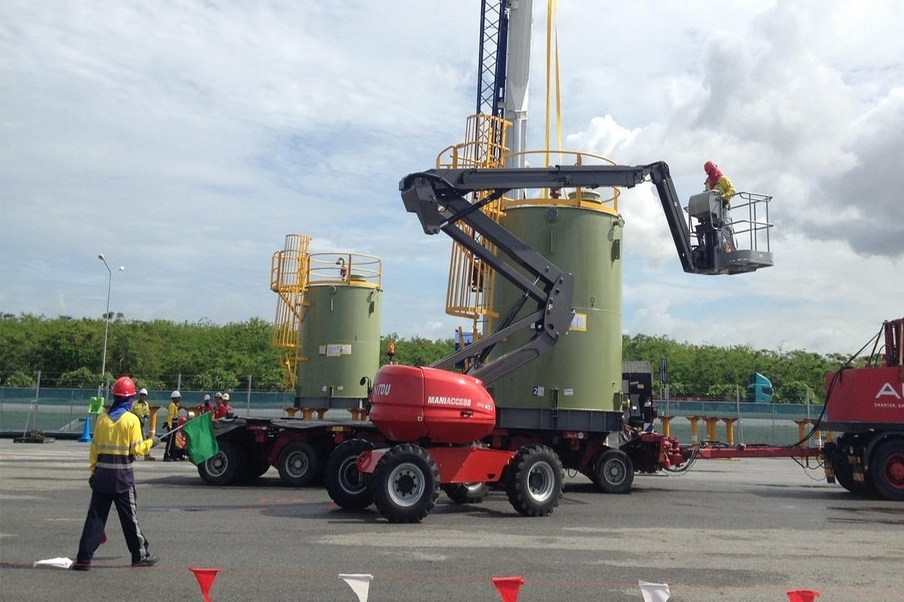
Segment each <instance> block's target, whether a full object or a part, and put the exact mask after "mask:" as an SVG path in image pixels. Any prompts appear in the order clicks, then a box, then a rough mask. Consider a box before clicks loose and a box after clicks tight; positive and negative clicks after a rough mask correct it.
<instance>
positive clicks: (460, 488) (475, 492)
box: [442, 483, 490, 504]
mask: <svg viewBox="0 0 904 602" xmlns="http://www.w3.org/2000/svg"><path fill="white" fill-rule="evenodd" d="M442 489H443V491H444V492H445V493H446V496H448V498H449V499H450V500H452V501H453V502H455V503H456V504H479V503H480V502H482V501H483V500H484V499H486V497H487V495H488V494H489V493H490V486H489V485H487V484H486V483H449V484H446V485H443V486H442Z"/></svg>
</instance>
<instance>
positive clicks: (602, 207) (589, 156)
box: [501, 150, 621, 215]
mask: <svg viewBox="0 0 904 602" xmlns="http://www.w3.org/2000/svg"><path fill="white" fill-rule="evenodd" d="M550 154H553V155H556V156H557V157H558V159H559V160H558V162H557V164H558V165H600V164H603V163H608V164H609V165H616V162H615V161H613V160H612V159H609V158H608V157H604V156H602V155H596V154H593V153H585V152H581V151H567V150H557V151H554V152H552V151H546V150H531V151H523V152H520V153H511V154H509V155H506V156H505V160H506V161H509V159H510V158H522V157H523V160H524V164H526V165H529V164H530V157H531V156H542V157H543V158H544V160H545V159H546V158H547V157H548V156H549V155H550ZM611 190H612V194H611V196H608V197H606V198H602V195H601V194H600V192H599V189H590V188H567V189H559V190H550V189H549V188H544V189H540V190H539V191H537V192H535V196H533V197H525V198H516V199H512V198H508V197H503V199H502V204H501V208H502V213H503V214H504V213H505V211H506V210H507V209H509V208H511V207H525V206H555V207H575V208H579V209H589V210H591V211H601V212H603V213H609V214H612V215H618V197H619V195H620V194H621V191H619V189H618V188H614V187H613V188H612V189H611Z"/></svg>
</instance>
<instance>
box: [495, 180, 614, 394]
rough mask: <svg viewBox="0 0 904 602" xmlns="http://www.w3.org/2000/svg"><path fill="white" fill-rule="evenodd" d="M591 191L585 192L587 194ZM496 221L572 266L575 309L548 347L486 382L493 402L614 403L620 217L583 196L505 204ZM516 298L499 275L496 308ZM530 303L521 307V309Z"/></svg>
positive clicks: (517, 339)
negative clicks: (567, 201)
mask: <svg viewBox="0 0 904 602" xmlns="http://www.w3.org/2000/svg"><path fill="white" fill-rule="evenodd" d="M590 192H591V191H585V192H584V195H585V196H590V195H589V194H588V193H590ZM593 195H594V197H593V198H598V197H597V196H596V195H595V193H593ZM587 207H590V208H587ZM501 223H502V225H504V226H505V227H506V228H507V229H508V230H510V231H511V232H512V233H513V234H514V235H515V236H517V237H519V238H520V239H522V240H523V241H524V242H525V243H527V245H528V246H530V247H532V248H534V249H536V250H537V251H538V252H540V253H541V254H543V255H545V256H546V257H547V258H549V260H550V261H552V262H554V263H555V264H556V265H557V266H559V267H560V268H561V269H563V270H565V271H566V272H571V273H573V274H574V276H575V296H574V309H575V316H574V319H573V321H572V324H571V328H570V329H569V331H568V333H567V334H566V335H565V336H563V337H562V338H561V339H560V340H559V342H558V343H556V345H555V347H554V348H553V349H552V350H551V351H548V352H546V353H545V354H543V355H541V356H540V357H538V358H537V359H535V360H533V361H531V362H529V363H528V364H526V365H525V366H522V367H521V368H519V369H518V370H516V371H514V372H512V373H510V374H508V375H506V376H504V377H502V378H500V379H499V380H497V381H495V382H494V383H491V385H490V389H491V391H492V393H493V397H494V399H495V400H496V405H497V406H499V407H500V408H563V409H577V410H608V411H620V409H621V388H622V328H621V298H622V261H621V239H622V227H621V226H622V224H623V222H622V220H621V217H619V216H618V215H617V214H616V213H615V212H614V211H611V210H609V209H607V208H603V207H599V208H598V207H594V205H593V203H587V202H586V201H584V202H583V203H580V206H556V205H542V204H535V205H528V206H516V207H511V208H506V210H505V216H504V217H503V218H502V220H501ZM517 298H518V295H517V291H515V290H514V288H513V287H512V286H511V285H510V284H509V283H508V282H505V281H503V279H501V278H497V284H496V289H495V290H494V291H493V294H492V304H493V308H494V310H495V311H496V312H498V313H499V314H501V315H504V314H505V313H506V312H507V311H508V308H509V307H511V306H512V304H513V303H514V302H515V301H516V300H517ZM527 305H530V302H528V304H527ZM534 309H535V306H534V307H525V308H524V309H523V310H522V314H524V313H527V310H534ZM530 336H531V333H530V332H529V331H528V332H520V333H518V334H516V335H515V336H512V337H509V338H508V340H506V341H505V342H503V343H502V344H500V345H498V346H497V348H496V349H495V350H494V352H493V355H494V356H499V355H501V354H503V353H505V352H506V351H507V350H509V349H511V348H514V347H516V346H518V345H519V344H522V343H523V342H524V341H526V340H527V339H528V338H529V337H530Z"/></svg>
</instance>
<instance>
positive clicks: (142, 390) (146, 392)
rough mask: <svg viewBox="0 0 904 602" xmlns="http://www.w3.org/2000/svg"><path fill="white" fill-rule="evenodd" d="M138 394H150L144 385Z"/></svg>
mask: <svg viewBox="0 0 904 602" xmlns="http://www.w3.org/2000/svg"><path fill="white" fill-rule="evenodd" d="M138 394H139V395H147V394H148V390H147V389H145V388H144V387H142V388H141V389H139V390H138Z"/></svg>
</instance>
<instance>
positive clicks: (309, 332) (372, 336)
mask: <svg viewBox="0 0 904 602" xmlns="http://www.w3.org/2000/svg"><path fill="white" fill-rule="evenodd" d="M304 306H305V307H304V318H303V322H302V328H301V361H299V363H298V381H297V382H298V385H297V388H296V396H297V398H298V399H296V406H297V407H301V408H357V407H360V406H359V402H360V401H361V400H364V399H366V398H367V384H366V383H365V384H362V383H361V380H362V378H365V377H366V378H367V379H372V378H373V376H374V374H376V372H377V369H378V368H379V363H380V321H381V311H382V290H381V289H380V288H379V287H378V286H376V285H374V284H372V283H370V282H367V281H366V280H364V279H363V278H362V279H360V280H357V279H356V277H355V275H354V274H352V275H351V276H350V277H348V278H343V280H341V281H339V282H334V283H322V284H311V285H310V286H309V287H308V289H307V290H306V292H305V296H304Z"/></svg>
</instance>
